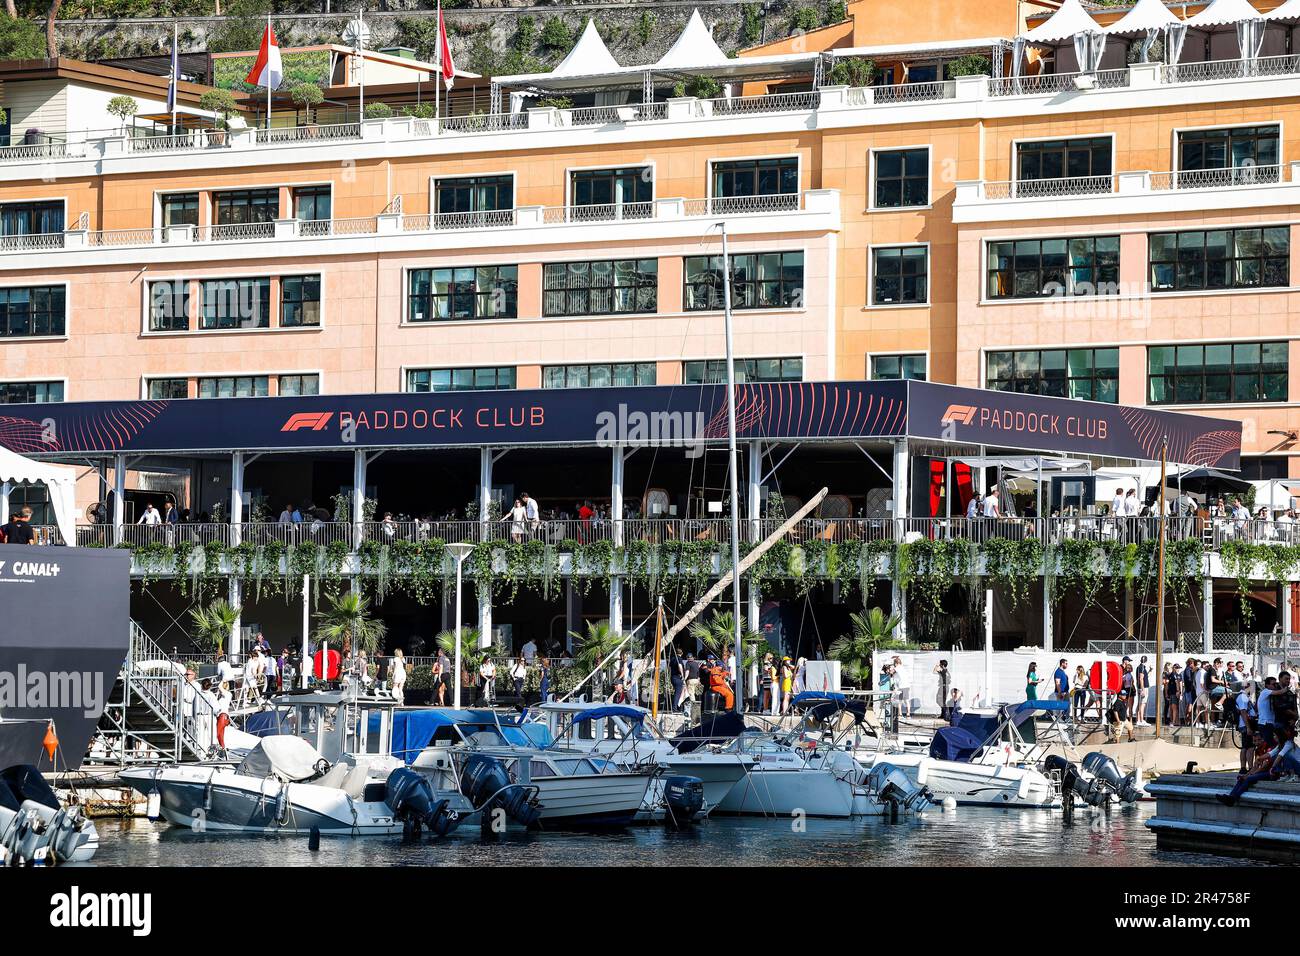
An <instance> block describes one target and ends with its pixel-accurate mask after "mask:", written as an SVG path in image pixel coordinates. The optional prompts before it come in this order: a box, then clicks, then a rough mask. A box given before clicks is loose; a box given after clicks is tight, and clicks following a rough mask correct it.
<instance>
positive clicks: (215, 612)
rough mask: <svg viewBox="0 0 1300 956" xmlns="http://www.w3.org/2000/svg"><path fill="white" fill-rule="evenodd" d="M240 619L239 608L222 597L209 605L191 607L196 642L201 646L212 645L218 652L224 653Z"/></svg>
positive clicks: (191, 622) (191, 621)
mask: <svg viewBox="0 0 1300 956" xmlns="http://www.w3.org/2000/svg"><path fill="white" fill-rule="evenodd" d="M238 621H239V608H237V607H231V605H230V603H229V602H228V601H226V600H224V599H221V598H218V599H217V600H215V601H213V602H212V603H211V604H209V605H208V606H207V607H195V608H190V625H191V627H192V628H193V637H194V642H195V643H196V644H198V645H199V646H201V647H211V648H213V649H214V650H215V651H216V652H217V653H218V654H221V653H224V650H225V646H226V641H227V640H229V639H230V635H231V634H232V633H234V630H235V624H237V623H238Z"/></svg>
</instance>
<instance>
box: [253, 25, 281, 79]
mask: <svg viewBox="0 0 1300 956" xmlns="http://www.w3.org/2000/svg"><path fill="white" fill-rule="evenodd" d="M244 82H245V83H250V84H252V85H253V86H265V87H266V88H267V89H268V90H274V89H277V88H278V87H279V86H280V84H281V83H282V82H284V64H283V63H282V62H281V61H280V43H279V41H278V40H276V38H275V30H273V29H272V28H271V24H270V23H269V22H268V23H267V25H266V30H265V32H263V34H262V48H261V49H260V50H258V51H257V59H256V60H255V61H253V68H252V69H251V70H249V71H248V76H246V77H244Z"/></svg>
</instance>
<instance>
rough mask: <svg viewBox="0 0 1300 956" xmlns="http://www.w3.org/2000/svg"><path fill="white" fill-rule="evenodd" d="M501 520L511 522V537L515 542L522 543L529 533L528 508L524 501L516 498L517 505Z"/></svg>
mask: <svg viewBox="0 0 1300 956" xmlns="http://www.w3.org/2000/svg"><path fill="white" fill-rule="evenodd" d="M501 520H502V521H509V522H510V538H511V540H512V541H514V543H515V544H521V543H522V542H523V540H524V538H525V537H526V536H527V534H528V509H527V508H525V507H524V503H523V501H521V500H520V499H519V498H516V499H515V506H514V507H513V508H511V509H510V511H509V512H508V513H506V514H505V515H503V516H502V518H501Z"/></svg>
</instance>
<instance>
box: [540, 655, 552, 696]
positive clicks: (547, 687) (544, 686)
mask: <svg viewBox="0 0 1300 956" xmlns="http://www.w3.org/2000/svg"><path fill="white" fill-rule="evenodd" d="M537 671H538V673H537V679H538V692H539V693H540V694H541V697H542V703H543V704H544V703H546V701H547V700H548V699H549V697H550V694H551V659H550V658H549V657H543V658H540V662H539V663H538V665H537Z"/></svg>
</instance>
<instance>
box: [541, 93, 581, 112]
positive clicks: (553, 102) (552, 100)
mask: <svg viewBox="0 0 1300 956" xmlns="http://www.w3.org/2000/svg"><path fill="white" fill-rule="evenodd" d="M547 107H550V108H551V109H557V110H570V109H573V98H572V97H568V96H543V97H541V98H540V99H539V100H538V101H537V109H546V108H547Z"/></svg>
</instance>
